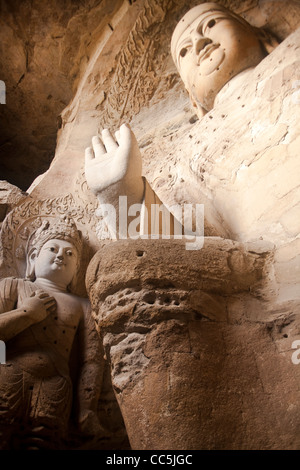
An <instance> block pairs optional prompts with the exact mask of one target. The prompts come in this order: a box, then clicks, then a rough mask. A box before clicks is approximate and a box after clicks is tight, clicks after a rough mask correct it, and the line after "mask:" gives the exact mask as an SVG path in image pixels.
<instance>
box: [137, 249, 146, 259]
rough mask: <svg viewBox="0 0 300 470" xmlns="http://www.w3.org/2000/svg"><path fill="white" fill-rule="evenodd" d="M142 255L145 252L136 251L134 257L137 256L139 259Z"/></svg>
mask: <svg viewBox="0 0 300 470" xmlns="http://www.w3.org/2000/svg"><path fill="white" fill-rule="evenodd" d="M144 254H145V252H144V251H143V250H137V251H136V256H138V257H139V258H140V257H141V256H144Z"/></svg>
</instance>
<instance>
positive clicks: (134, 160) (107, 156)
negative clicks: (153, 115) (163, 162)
mask: <svg viewBox="0 0 300 470" xmlns="http://www.w3.org/2000/svg"><path fill="white" fill-rule="evenodd" d="M102 140H103V142H102V141H101V140H100V138H99V137H93V139H92V145H93V148H91V147H89V148H87V149H86V153H85V155H86V157H85V176H86V180H87V183H88V186H89V187H90V189H91V190H92V191H93V192H94V193H95V194H99V193H101V192H102V191H104V190H105V189H107V188H108V187H109V186H111V185H113V184H115V183H122V184H123V185H125V186H126V185H129V184H131V183H132V182H134V180H135V178H140V177H141V171H142V159H141V154H140V151H139V148H138V145H137V142H136V139H135V136H134V134H133V133H132V131H131V130H130V128H129V127H128V126H126V125H124V124H123V125H122V126H121V127H120V130H119V131H118V132H116V140H115V139H114V138H113V137H112V135H111V133H110V132H109V131H108V130H107V129H105V130H104V131H103V132H102Z"/></svg>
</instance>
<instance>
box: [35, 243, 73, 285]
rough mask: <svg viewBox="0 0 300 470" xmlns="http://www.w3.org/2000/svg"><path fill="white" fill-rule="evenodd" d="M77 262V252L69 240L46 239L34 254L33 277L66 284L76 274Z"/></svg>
mask: <svg viewBox="0 0 300 470" xmlns="http://www.w3.org/2000/svg"><path fill="white" fill-rule="evenodd" d="M77 263H78V253H77V250H76V249H75V247H74V246H73V245H72V244H71V243H70V242H68V241H66V240H58V239H53V240H48V241H47V242H46V243H45V244H44V245H43V246H42V248H41V250H40V252H39V253H38V254H37V255H36V256H35V260H34V270H35V277H36V279H38V278H42V279H48V280H49V281H52V282H54V283H55V284H59V285H64V286H68V285H69V284H70V283H71V281H72V279H73V277H74V276H75V274H76V271H77Z"/></svg>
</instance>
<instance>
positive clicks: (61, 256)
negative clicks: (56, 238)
mask: <svg viewBox="0 0 300 470" xmlns="http://www.w3.org/2000/svg"><path fill="white" fill-rule="evenodd" d="M56 258H58V259H61V260H62V259H64V252H63V250H62V249H60V250H58V252H57V254H56Z"/></svg>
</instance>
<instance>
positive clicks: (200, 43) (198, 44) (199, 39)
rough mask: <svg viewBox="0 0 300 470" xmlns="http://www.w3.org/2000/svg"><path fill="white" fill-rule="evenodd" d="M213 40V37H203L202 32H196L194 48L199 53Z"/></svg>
mask: <svg viewBox="0 0 300 470" xmlns="http://www.w3.org/2000/svg"><path fill="white" fill-rule="evenodd" d="M210 42H212V40H211V39H209V38H205V37H203V36H202V35H201V34H199V33H197V32H195V33H194V36H193V50H194V53H195V54H196V55H198V54H199V53H200V52H201V51H202V49H204V47H205V46H206V45H207V44H209V43H210Z"/></svg>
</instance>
